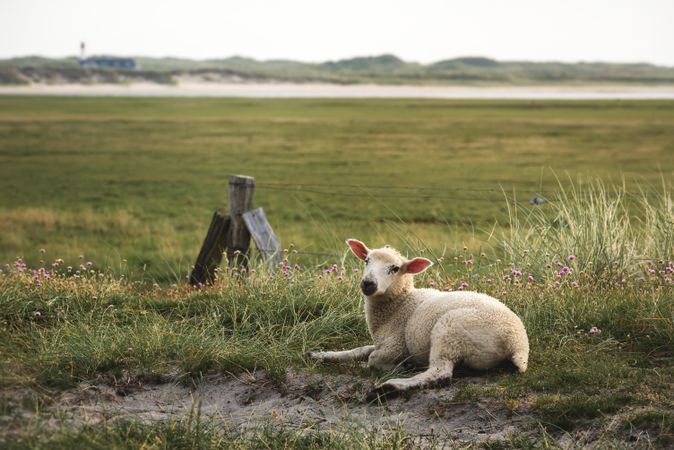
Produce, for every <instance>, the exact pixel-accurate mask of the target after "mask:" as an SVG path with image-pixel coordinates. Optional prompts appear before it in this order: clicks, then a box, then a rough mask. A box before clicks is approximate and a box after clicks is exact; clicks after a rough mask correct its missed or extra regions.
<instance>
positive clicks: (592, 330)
mask: <svg viewBox="0 0 674 450" xmlns="http://www.w3.org/2000/svg"><path fill="white" fill-rule="evenodd" d="M590 334H601V330H600V329H599V328H597V327H592V328H590Z"/></svg>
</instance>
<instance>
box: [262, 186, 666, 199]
mask: <svg viewBox="0 0 674 450" xmlns="http://www.w3.org/2000/svg"><path fill="white" fill-rule="evenodd" d="M255 186H256V187H257V188H260V189H266V190H279V191H288V192H297V193H300V192H307V193H312V194H319V195H333V196H342V197H362V196H363V194H368V195H371V196H373V197H378V198H437V199H446V200H468V201H489V202H494V201H497V199H495V198H486V197H476V196H471V197H466V196H460V197H459V196H455V195H438V194H437V193H438V192H473V193H479V192H482V193H490V194H493V193H498V194H499V195H500V198H501V199H503V198H510V197H511V195H516V194H517V193H522V194H529V195H531V196H542V195H547V197H546V198H545V200H547V201H556V200H559V199H565V198H574V197H585V196H592V195H595V194H594V193H591V192H577V191H575V190H574V191H573V192H571V193H567V192H565V191H563V190H550V189H535V188H522V189H513V190H512V191H510V190H506V189H503V188H486V187H480V188H464V187H454V188H453V187H439V186H434V187H428V186H382V185H358V184H333V183H324V184H321V183H273V182H272V183H257V184H256V185H255ZM322 189H330V190H329V191H326V190H322ZM334 189H339V190H337V191H336V190H334ZM344 189H347V191H346V192H345V191H344ZM382 189H386V190H387V191H393V192H394V193H390V194H389V193H380V192H373V191H377V190H382ZM356 190H357V191H356ZM395 191H407V192H409V191H414V192H421V193H420V194H417V195H411V194H401V193H397V192H395ZM428 191H431V192H432V193H430V194H427V193H424V192H428ZM605 193H606V194H609V195H612V196H620V195H624V196H627V197H637V198H639V197H647V198H653V197H657V196H660V195H661V194H659V193H656V192H646V191H639V192H636V191H606V192H605ZM551 194H552V196H551ZM529 195H526V196H525V197H526V200H527V201H528V200H529V198H528V197H529Z"/></svg>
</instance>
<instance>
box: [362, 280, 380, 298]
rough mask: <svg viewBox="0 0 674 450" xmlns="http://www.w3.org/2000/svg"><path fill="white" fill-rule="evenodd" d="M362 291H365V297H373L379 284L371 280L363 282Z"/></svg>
mask: <svg viewBox="0 0 674 450" xmlns="http://www.w3.org/2000/svg"><path fill="white" fill-rule="evenodd" d="M360 290H361V291H363V294H365V295H372V294H374V293H375V291H376V290H377V283H375V282H374V281H370V280H363V281H361V282H360Z"/></svg>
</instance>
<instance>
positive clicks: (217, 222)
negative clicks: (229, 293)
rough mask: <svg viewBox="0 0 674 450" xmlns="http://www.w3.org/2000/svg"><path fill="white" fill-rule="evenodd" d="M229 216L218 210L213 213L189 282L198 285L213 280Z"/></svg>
mask: <svg viewBox="0 0 674 450" xmlns="http://www.w3.org/2000/svg"><path fill="white" fill-rule="evenodd" d="M229 227H230V219H229V216H227V215H225V214H223V213H222V212H220V211H216V212H215V214H213V219H212V220H211V226H210V227H209V228H208V233H206V238H205V239H204V243H203V245H202V246H201V251H200V252H199V256H198V257H197V262H196V263H194V269H192V273H191V274H190V284H191V285H192V286H198V285H200V284H207V283H211V282H213V280H215V269H216V268H217V267H218V266H219V265H220V262H222V254H223V253H224V251H225V246H226V244H227V233H228V232H229Z"/></svg>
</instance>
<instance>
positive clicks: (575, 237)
mask: <svg viewBox="0 0 674 450" xmlns="http://www.w3.org/2000/svg"><path fill="white" fill-rule="evenodd" d="M508 210H509V219H510V227H509V229H508V232H507V235H506V238H505V239H503V241H502V246H503V249H504V251H505V253H506V256H507V258H508V259H509V260H510V261H511V262H512V263H513V264H515V265H517V266H520V267H530V268H532V270H539V269H540V268H541V267H542V264H541V263H542V262H549V261H555V262H556V261H562V262H566V260H567V259H568V258H569V256H571V255H573V257H575V258H576V262H575V265H576V266H577V267H578V268H579V269H580V270H581V271H582V272H583V273H584V274H586V275H588V276H590V277H591V278H592V280H593V281H595V282H597V283H615V282H620V281H622V280H623V279H624V278H625V277H630V276H635V275H638V274H640V273H643V272H644V269H643V267H644V265H645V264H647V261H649V260H650V261H658V260H659V261H666V260H671V259H672V258H673V256H674V208H673V207H672V190H671V186H668V185H666V184H664V183H663V188H662V191H661V192H645V191H642V193H641V194H640V195H633V194H632V195H631V194H629V193H628V192H627V191H626V189H625V186H624V185H607V184H606V183H603V182H601V181H598V180H596V181H591V182H585V183H583V182H577V183H568V184H567V187H565V186H564V185H563V184H562V183H560V184H559V190H558V194H557V197H555V198H552V199H549V202H548V203H547V204H544V205H542V206H536V207H526V208H523V207H522V206H521V205H518V204H516V203H508Z"/></svg>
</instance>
